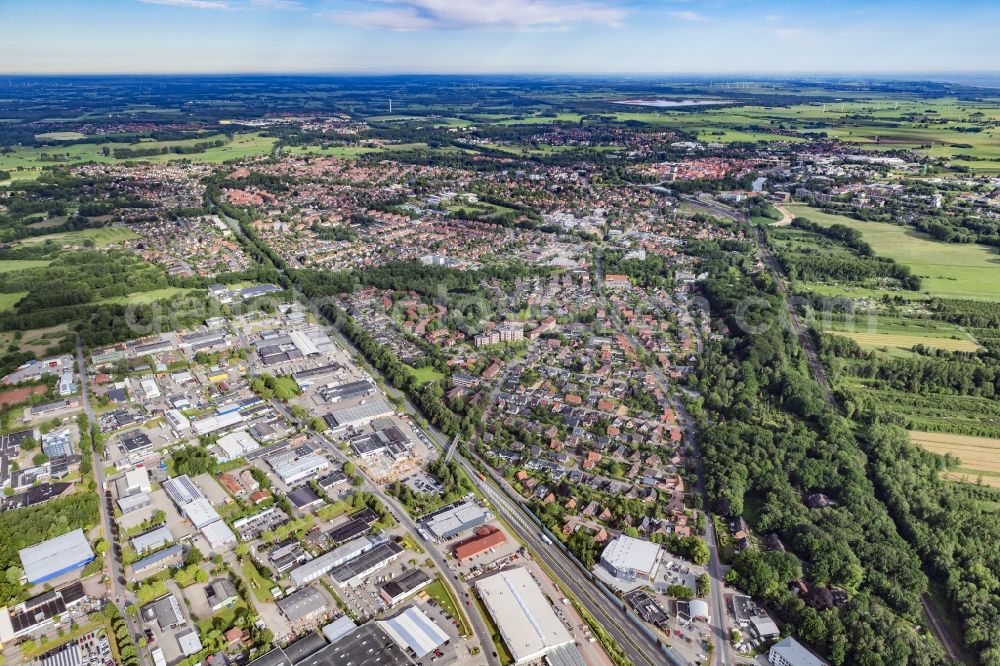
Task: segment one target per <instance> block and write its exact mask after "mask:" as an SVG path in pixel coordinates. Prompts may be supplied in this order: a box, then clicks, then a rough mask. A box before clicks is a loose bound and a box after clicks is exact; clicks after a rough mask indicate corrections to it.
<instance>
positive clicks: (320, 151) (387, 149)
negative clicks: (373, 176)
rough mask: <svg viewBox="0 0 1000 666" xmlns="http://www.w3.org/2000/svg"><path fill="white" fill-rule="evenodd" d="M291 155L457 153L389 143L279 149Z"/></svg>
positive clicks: (446, 149) (450, 150)
mask: <svg viewBox="0 0 1000 666" xmlns="http://www.w3.org/2000/svg"><path fill="white" fill-rule="evenodd" d="M281 150H282V151H283V152H287V153H290V154H292V155H322V156H324V157H342V158H344V159H351V158H355V157H360V156H362V155H370V154H372V153H391V152H402V151H409V150H433V151H435V152H458V151H459V150H460V149H458V148H454V147H450V146H449V147H445V148H431V147H430V146H428V145H427V144H426V143H391V144H386V145H383V146H328V147H323V146H287V147H284V148H282V149H281Z"/></svg>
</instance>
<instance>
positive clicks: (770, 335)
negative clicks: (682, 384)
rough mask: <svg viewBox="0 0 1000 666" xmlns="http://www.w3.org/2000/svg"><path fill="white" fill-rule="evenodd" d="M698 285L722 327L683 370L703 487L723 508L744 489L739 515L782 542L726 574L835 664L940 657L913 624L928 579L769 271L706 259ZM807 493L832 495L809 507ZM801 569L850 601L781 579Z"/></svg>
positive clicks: (728, 511) (728, 510)
mask: <svg viewBox="0 0 1000 666" xmlns="http://www.w3.org/2000/svg"><path fill="white" fill-rule="evenodd" d="M703 291H704V294H705V296H706V298H707V299H708V301H709V303H710V304H711V311H712V312H713V313H714V315H716V316H718V317H719V318H720V319H721V322H720V323H722V324H725V325H726V326H727V327H728V328H729V330H730V331H731V335H730V337H728V338H726V339H725V340H722V341H716V342H712V343H711V344H710V345H708V347H707V349H706V350H705V354H704V356H703V358H702V362H701V364H700V365H699V369H698V371H697V373H696V374H695V375H694V376H692V378H691V379H690V385H691V387H692V388H694V389H696V390H698V391H699V392H700V393H701V395H702V399H701V402H700V403H699V404H695V405H693V407H694V408H695V409H694V410H693V411H694V413H695V414H696V415H699V416H698V421H699V424H698V429H699V432H700V439H701V448H702V455H703V460H704V474H705V483H706V487H707V489H708V493H709V499H710V501H711V502H712V504H713V506H714V508H715V509H716V510H717V511H718V512H719V513H721V514H723V515H739V514H743V513H744V512H745V511H746V510H747V507H748V502H752V503H753V505H754V506H755V511H754V515H752V516H751V518H752V520H751V521H750V522H751V526H752V527H754V528H755V529H756V530H757V531H758V532H759V533H760V534H762V535H763V534H768V533H775V534H777V535H778V536H779V537H780V538H781V540H782V541H783V542H784V543H785V544H786V545H787V547H788V549H789V552H788V553H787V554H766V555H765V554H749V555H741V556H740V557H739V558H738V559H737V561H736V562H735V566H734V569H733V573H732V574H731V576H732V580H733V582H735V583H737V584H739V585H740V586H741V587H742V588H743V589H745V590H746V591H747V592H749V593H751V594H755V595H758V596H760V598H761V599H763V600H764V601H765V602H766V603H768V605H769V606H770V607H772V608H774V609H775V610H776V611H777V612H778V614H779V616H780V617H781V619H782V620H783V621H784V622H785V623H787V624H788V628H789V629H790V630H791V632H792V633H794V634H795V635H797V636H799V637H800V638H802V639H803V640H805V641H807V642H809V643H811V644H813V645H814V646H816V647H817V648H819V649H820V650H821V651H822V652H823V653H824V654H825V655H826V656H827V658H828V659H829V660H830V662H831V663H833V664H835V665H838V666H839V665H840V664H889V663H911V664H938V663H943V660H944V657H943V654H942V652H941V649H940V647H939V646H938V645H937V644H936V643H935V642H934V641H933V640H932V639H930V638H929V637H927V636H926V635H923V634H920V633H917V632H914V631H913V625H914V624H917V623H919V622H920V621H921V619H920V608H921V594H922V593H923V591H925V590H926V589H927V578H926V576H925V575H924V573H923V571H922V569H921V562H920V559H919V557H918V556H917V553H916V552H915V551H914V549H913V548H911V546H910V545H909V544H908V543H907V542H906V541H905V540H904V538H903V537H902V536H901V535H900V533H899V532H898V530H897V528H896V524H895V523H894V521H893V519H892V517H891V516H890V515H889V512H888V511H887V510H886V507H885V506H884V505H883V504H882V503H881V501H880V500H879V498H878V496H877V491H876V488H875V486H874V485H873V483H872V482H871V481H870V480H869V479H868V473H867V470H866V457H865V455H864V453H863V451H862V450H861V448H860V446H859V444H858V442H857V440H856V438H855V435H854V433H853V431H852V427H851V425H850V424H849V423H848V422H847V421H846V420H845V419H844V418H843V417H841V416H840V415H839V414H838V413H837V412H836V411H835V410H834V409H833V408H832V407H831V406H830V405H828V404H827V403H826V402H825V400H824V398H823V394H822V393H821V391H820V390H819V387H818V385H817V384H816V382H815V381H814V380H813V379H812V378H810V377H809V376H808V375H807V373H806V370H805V367H804V364H803V359H802V356H803V355H802V352H801V349H800V347H799V345H798V340H797V338H796V337H795V336H794V335H793V334H792V333H791V332H790V331H788V330H786V329H785V328H784V327H783V326H782V325H780V323H779V322H780V321H781V320H782V314H783V312H782V310H783V307H784V305H783V303H782V300H781V298H780V297H779V296H777V295H776V294H775V288H774V285H773V282H772V281H771V280H770V277H769V276H767V275H766V274H761V275H759V276H754V277H748V276H744V277H742V278H741V279H740V280H739V281H735V282H734V280H733V279H732V277H731V273H725V272H721V271H719V270H718V269H715V270H713V272H712V275H711V276H710V278H709V279H708V280H707V281H706V283H705V285H704V288H703ZM751 296H753V297H756V298H758V299H760V301H757V303H758V305H757V306H756V307H751V308H750V309H749V310H748V311H746V312H745V313H744V318H745V319H746V320H748V321H747V323H749V324H751V325H753V324H762V325H763V328H764V330H763V332H760V333H756V334H751V333H745V332H742V331H744V327H741V326H739V325H738V323H739V322H738V321H737V319H736V313H737V311H738V307H739V304H740V303H741V302H744V300H745V299H746V298H748V297H751ZM747 330H755V329H747ZM810 493H823V494H825V495H827V496H828V497H830V498H831V499H832V500H833V502H834V505H832V506H828V507H826V508H823V509H810V508H808V507H807V506H806V504H805V502H804V497H805V495H807V494H810ZM803 571H804V572H806V573H805V576H806V580H807V581H808V582H809V583H810V585H811V586H813V587H814V588H817V587H818V588H821V589H822V588H836V589H840V590H844V591H846V592H847V593H848V596H849V601H847V603H846V604H845V605H843V606H841V607H836V606H835V607H824V606H823V605H820V607H814V606H812V605H809V604H808V603H807V602H806V600H804V599H801V598H799V597H798V596H796V595H795V594H794V593H792V592H790V591H789V587H788V584H789V583H790V582H791V581H792V580H795V579H797V578H798V577H799V576H800V575H801V572H803Z"/></svg>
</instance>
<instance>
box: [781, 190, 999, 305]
mask: <svg viewBox="0 0 1000 666" xmlns="http://www.w3.org/2000/svg"><path fill="white" fill-rule="evenodd" d="M788 210H789V211H791V213H792V214H793V215H795V216H798V217H806V218H809V219H810V220H812V221H813V222H816V223H818V224H824V225H831V224H843V225H845V226H848V227H851V228H852V229H857V230H858V231H860V232H861V233H862V234H864V238H865V240H866V241H868V243H870V244H871V246H872V247H873V248H874V249H875V252H876V253H877V254H879V255H882V256H886V257H891V258H893V259H895V260H896V261H898V262H899V263H901V264H904V265H906V266H909V267H910V268H911V269H912V270H913V272H914V273H915V274H916V275H919V276H920V277H921V278H922V279H923V284H922V287H921V290H922V291H926V292H927V293H928V294H930V295H931V296H940V297H943V298H969V299H976V300H1000V254H998V253H997V252H996V251H995V250H994V249H992V248H989V247H986V246H985V245H968V244H966V245H963V244H957V243H940V242H938V241H935V240H932V239H931V238H930V237H928V236H925V235H923V234H920V233H917V232H915V231H913V230H912V229H909V228H907V227H901V226H896V225H894V224H886V223H883V222H861V221H859V220H853V219H851V218H848V217H844V216H842V215H831V214H829V213H824V212H823V211H820V210H818V209H816V208H811V207H810V206H807V205H805V204H788Z"/></svg>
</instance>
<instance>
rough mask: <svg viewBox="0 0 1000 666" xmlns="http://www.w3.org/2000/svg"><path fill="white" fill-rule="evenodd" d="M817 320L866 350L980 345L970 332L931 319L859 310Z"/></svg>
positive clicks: (952, 348) (966, 349)
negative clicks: (848, 316)
mask: <svg viewBox="0 0 1000 666" xmlns="http://www.w3.org/2000/svg"><path fill="white" fill-rule="evenodd" d="M818 324H819V327H820V330H822V331H824V332H826V333H832V334H835V335H842V336H844V337H847V338H850V339H852V340H854V341H855V342H857V343H858V344H859V345H861V347H862V348H863V349H868V350H879V351H886V352H890V353H896V352H897V351H908V350H910V349H912V348H913V347H914V346H916V345H924V346H926V347H933V348H936V349H945V350H948V351H961V352H975V351H979V350H980V349H981V347H980V345H979V344H978V343H977V342H976V340H975V339H973V337H972V336H971V335H969V334H968V333H966V332H965V331H964V330H962V329H961V328H959V327H958V326H956V325H955V324H950V323H948V322H943V321H937V320H933V319H919V318H911V319H907V318H902V317H882V316H871V317H869V316H867V315H863V314H861V315H857V316H855V317H854V319H853V321H851V320H843V319H831V320H829V321H820V322H818Z"/></svg>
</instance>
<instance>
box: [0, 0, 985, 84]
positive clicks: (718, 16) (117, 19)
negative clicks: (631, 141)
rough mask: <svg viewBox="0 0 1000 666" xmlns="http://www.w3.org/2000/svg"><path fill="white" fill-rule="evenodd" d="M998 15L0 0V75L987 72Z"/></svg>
mask: <svg viewBox="0 0 1000 666" xmlns="http://www.w3.org/2000/svg"><path fill="white" fill-rule="evenodd" d="M997 25H1000V2H998V1H997V0H950V1H948V2H945V1H943V0H935V1H930V0H0V72H2V73H7V74H35V73H61V74H82V73H230V72H232V73H237V72H245V73H400V74H404V73H442V74H446V73H483V74H486V73H620V74H691V73H707V74H711V73H720V74H722V73H760V74H768V73H775V74H782V73H787V74H792V73H796V74H797V73H906V72H921V73H931V72H996V71H997V70H1000V40H998V39H997V37H996V35H997V32H996V31H997Z"/></svg>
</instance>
